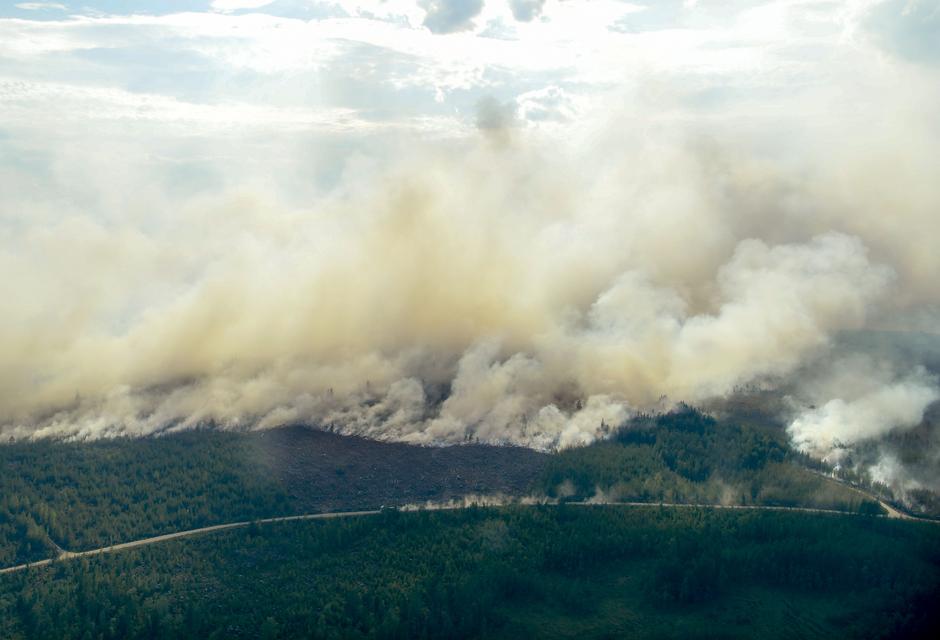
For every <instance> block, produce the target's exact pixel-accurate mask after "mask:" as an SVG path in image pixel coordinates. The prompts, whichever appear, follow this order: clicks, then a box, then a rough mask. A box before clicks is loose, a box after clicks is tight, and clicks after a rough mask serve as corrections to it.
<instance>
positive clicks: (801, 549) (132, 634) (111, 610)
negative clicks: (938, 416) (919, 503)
mask: <svg viewBox="0 0 940 640" xmlns="http://www.w3.org/2000/svg"><path fill="white" fill-rule="evenodd" d="M938 588H940V527H935V526H933V525H931V524H926V523H918V522H898V521H889V520H883V519H877V518H871V517H848V516H838V515H810V514H803V513H787V512H728V511H718V510H707V509H699V508H685V509H679V508H673V509H670V508H667V507H659V506H649V507H641V508H634V507H612V506H603V507H602V506H581V505H565V506H543V507H527V506H518V507H508V508H470V509H466V510H460V511H453V512H423V513H400V512H394V511H391V512H385V513H383V514H382V515H378V516H371V517H363V518H357V519H348V520H342V521H331V522H319V523H309V522H301V523H279V524H270V525H261V526H254V527H251V528H248V529H243V530H238V531H231V532H224V533H221V534H217V535H214V536H206V537H203V538H196V539H191V540H185V541H173V542H169V543H166V544H161V545H156V546H151V547H145V548H141V549H136V550H131V551H128V552H124V553H120V554H115V555H106V556H101V557H98V558H94V559H91V560H84V559H83V560H81V561H69V562H59V563H56V564H54V565H53V566H52V567H51V568H46V569H41V570H32V571H30V572H25V573H19V574H14V575H8V576H0V636H2V637H4V638H11V639H19V638H46V637H57V638H77V639H83V638H106V639H115V640H116V639H119V638H356V637H379V638H452V637H489V638H519V637H574V636H580V637H590V638H610V637H625V636H626V637H636V638H714V637H762V638H789V637H806V638H832V637H839V638H875V637H924V638H929V637H935V636H931V635H930V634H931V633H932V631H933V630H934V629H935V625H936V624H937V623H938V619H937V610H936V607H935V606H933V604H934V603H935V602H936V597H937V594H938Z"/></svg>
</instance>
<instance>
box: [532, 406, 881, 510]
mask: <svg viewBox="0 0 940 640" xmlns="http://www.w3.org/2000/svg"><path fill="white" fill-rule="evenodd" d="M802 463H803V459H802V457H801V456H799V454H797V453H796V452H794V451H792V450H791V449H790V448H789V445H788V444H787V442H786V440H785V438H784V434H783V433H782V432H781V431H779V430H777V429H770V428H761V427H758V426H742V425H738V424H733V423H726V422H719V421H716V420H715V419H714V418H712V417H710V416H708V415H706V414H704V413H701V412H699V411H696V410H694V409H692V408H689V407H681V408H680V409H679V410H677V411H675V412H672V413H668V414H664V415H659V416H642V417H640V418H638V419H636V420H633V421H631V422H629V423H627V424H626V425H624V426H623V427H621V428H620V429H619V430H617V431H616V432H615V433H614V434H613V436H612V437H611V438H610V439H608V440H604V441H601V442H598V443H595V444H593V445H591V446H587V447H582V448H577V449H569V450H566V451H562V452H560V453H558V454H557V455H555V456H553V457H552V459H551V460H550V462H549V464H548V466H547V468H546V470H545V472H544V473H543V474H542V476H541V478H540V479H539V482H538V484H537V491H540V492H545V493H546V494H548V495H549V496H552V497H558V498H563V499H571V500H585V499H590V498H592V497H595V496H597V495H598V494H601V495H602V496H603V497H604V498H607V499H610V500H619V501H629V502H632V501H635V502H660V501H661V502H679V503H708V504H720V503H724V504H743V505H752V504H757V505H773V506H808V507H820V508H827V509H837V510H846V511H859V510H861V511H865V512H870V513H872V512H874V513H877V512H880V511H881V508H880V506H878V505H877V503H876V502H874V501H866V500H864V499H863V498H862V497H861V496H860V495H859V494H858V493H856V492H853V491H852V490H850V489H848V488H846V487H843V486H840V485H838V484H837V483H834V482H831V481H828V480H826V479H825V478H822V477H820V476H819V475H818V474H814V473H812V472H811V471H810V470H808V469H806V468H805V467H804V466H803V464H802Z"/></svg>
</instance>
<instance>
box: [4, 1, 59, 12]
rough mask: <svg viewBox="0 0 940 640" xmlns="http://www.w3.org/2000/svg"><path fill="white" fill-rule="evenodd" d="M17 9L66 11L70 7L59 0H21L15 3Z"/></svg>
mask: <svg viewBox="0 0 940 640" xmlns="http://www.w3.org/2000/svg"><path fill="white" fill-rule="evenodd" d="M13 6H15V7H16V8H17V9H23V10H24V11H42V10H43V9H54V10H56V11H66V10H67V9H68V7H66V6H65V5H64V4H59V3H58V2H20V3H18V4H15V5H13Z"/></svg>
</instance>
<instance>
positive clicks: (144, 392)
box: [0, 3, 940, 459]
mask: <svg viewBox="0 0 940 640" xmlns="http://www.w3.org/2000/svg"><path fill="white" fill-rule="evenodd" d="M438 4H441V3H438ZM466 4H468V6H469V4H473V3H466ZM515 4H519V6H521V4H520V3H515ZM529 5H531V6H532V7H535V8H536V9H538V8H540V7H541V6H542V5H541V3H529ZM442 6H443V5H442ZM474 6H475V5H474ZM514 6H515V5H514ZM530 13H532V14H533V15H535V13H536V12H534V11H533V12H530ZM527 15H528V14H527ZM865 55H866V56H868V57H865V56H862V54H859V56H861V57H860V58H851V60H849V61H846V60H845V59H834V60H833V61H831V62H829V63H827V64H828V65H829V67H827V68H828V69H829V70H830V72H831V76H832V77H833V78H835V79H836V80H837V84H838V87H839V97H836V96H834V95H833V93H832V92H830V91H828V90H827V89H822V88H820V89H817V90H811V91H806V92H802V93H801V94H800V95H799V97H798V98H793V99H790V100H782V101H781V103H780V105H779V107H778V108H777V109H776V110H775V111H772V112H767V113H762V112H760V110H759V109H750V110H746V114H747V115H746V116H741V114H740V113H738V112H736V111H735V110H734V109H732V108H729V109H727V110H726V112H725V115H723V116H722V117H718V116H716V115H715V114H714V112H702V111H700V110H698V111H697V110H695V109H693V108H690V107H689V100H690V97H689V96H688V95H683V94H682V93H681V91H679V89H678V88H676V87H671V86H668V85H664V84H662V83H657V82H656V81H654V80H652V79H650V78H648V77H642V78H639V79H637V80H636V87H635V88H633V89H630V90H626V89H624V90H623V91H620V92H618V93H617V95H615V96H613V97H608V98H607V99H606V102H603V103H601V104H599V105H598V106H596V107H595V108H594V109H593V110H591V109H587V110H583V111H582V112H580V114H579V117H580V121H578V122H574V123H570V127H569V128H567V129H564V130H563V131H562V130H559V129H555V128H552V127H544V128H539V127H529V126H527V123H526V122H523V121H520V122H518V123H514V124H517V125H518V126H514V127H513V132H512V133H513V135H512V136H505V137H504V140H503V141H502V142H503V143H501V144H499V145H493V144H491V140H490V137H489V136H487V134H486V132H485V131H484V132H483V133H480V132H471V131H470V129H471V127H464V128H455V129H454V130H453V131H449V132H445V134H443V135H442V137H440V138H434V137H433V136H409V135H395V136H388V137H386V138H382V140H381V144H379V143H375V146H376V147H381V151H376V152H375V153H367V154H363V153H349V154H347V155H346V156H345V157H344V158H345V159H344V161H343V162H342V163H339V164H340V167H339V168H338V169H337V170H336V174H337V177H336V178H335V181H334V184H333V185H332V186H331V188H328V189H322V190H319V191H316V190H312V189H310V190H294V191H291V190H290V189H288V188H287V187H285V188H284V189H283V190H282V189H281V185H279V184H278V183H277V181H250V180H249V181H243V180H242V178H243V177H244V176H243V175H242V174H236V175H231V176H225V177H224V178H222V179H220V180H219V184H218V188H215V189H203V190H200V191H199V192H198V193H197V194H196V195H192V194H191V193H189V192H187V193H181V191H180V190H178V189H176V187H177V184H176V182H174V181H173V180H170V179H168V178H166V176H164V177H163V178H162V180H157V179H155V178H153V176H149V175H146V174H142V173H137V172H135V171H134V169H133V167H134V166H136V165H133V164H130V165H128V166H127V167H125V166H124V165H122V163H121V162H120V161H118V160H115V159H114V158H120V157H122V156H121V155H120V154H119V153H117V151H119V150H122V149H124V148H123V147H117V148H113V147H109V148H108V149H107V151H108V154H107V156H101V155H97V154H96V153H95V152H94V144H93V141H92V140H90V139H81V138H79V139H78V140H77V144H78V147H79V148H81V149H87V150H88V155H89V158H84V157H82V158H79V159H76V158H75V157H74V156H69V155H65V152H62V153H63V156H62V157H61V158H60V159H59V160H58V161H57V162H56V163H53V164H54V166H55V167H56V169H55V170H56V171H59V172H60V173H61V174H62V175H68V176H70V179H72V180H74V181H76V182H79V181H81V180H80V177H81V176H86V175H90V173H91V172H89V173H83V172H81V171H79V170H78V169H77V168H76V167H83V166H84V163H85V162H86V161H87V162H89V163H91V165H92V166H94V167H95V168H96V170H95V171H94V172H93V174H94V178H91V179H89V180H88V181H87V182H88V183H87V184H83V186H82V191H81V193H83V194H85V195H86V196H87V201H88V202H90V203H92V204H91V205H89V207H87V208H85V207H84V206H83V202H84V200H82V199H71V200H69V202H68V204H63V201H62V200H61V199H57V198H55V197H52V196H49V197H46V196H44V195H41V194H37V193H35V192H30V191H27V190H25V189H24V188H18V187H16V184H17V181H16V180H14V179H13V178H15V176H13V174H5V177H4V184H6V185H7V186H9V187H10V189H9V190H8V191H7V194H6V195H5V196H4V201H5V202H4V206H5V210H6V211H8V212H9V213H8V214H6V215H5V216H4V219H3V225H2V227H0V232H2V235H0V272H2V273H3V274H4V278H3V280H2V282H0V296H2V300H4V301H5V304H4V309H3V313H2V314H0V432H2V434H3V436H4V437H9V436H14V437H32V436H37V437H42V436H65V437H73V436H74V437H102V436H111V435H116V434H147V433H152V432H156V431H160V430H164V429H167V428H185V427H187V426H192V425H195V424H199V423H206V422H213V423H216V424H218V425H220V426H223V427H234V426H252V427H261V428H263V427H269V426H274V425H279V424H284V423H291V422H299V421H302V422H313V423H317V424H321V425H324V426H326V427H329V428H333V429H337V430H340V431H347V432H356V433H360V434H364V435H369V436H372V437H377V438H382V439H396V440H404V441H411V442H423V443H430V442H441V443H454V442H462V441H465V440H467V439H468V438H477V439H480V440H485V441H491V442H514V443H520V444H526V445H531V446H535V447H539V448H551V447H566V446H571V445H575V444H579V443H586V442H590V441H592V440H594V439H596V438H597V437H599V436H601V435H603V433H604V429H605V428H607V427H610V426H612V425H616V424H619V423H622V422H623V421H624V420H625V419H626V418H627V417H629V416H630V415H632V414H633V413H635V412H637V411H648V410H657V409H665V408H668V407H669V406H671V404H672V403H674V402H679V401H687V402H698V401H704V400H707V399H710V398H715V397H721V396H725V395H727V394H729V393H731V392H732V391H733V390H734V389H735V388H736V387H739V386H741V385H746V384H757V385H761V386H764V387H770V388H780V389H784V390H786V392H787V393H791V394H792V395H793V398H792V400H793V403H792V404H793V407H794V415H793V416H789V420H790V423H791V424H790V433H791V434H792V437H793V439H794V442H795V444H796V445H797V446H799V447H800V448H802V449H804V450H806V451H807V452H809V453H812V454H813V455H817V456H819V457H831V456H835V457H834V458H833V459H837V458H839V456H841V455H842V454H841V453H840V452H844V451H845V450H846V448H851V447H852V446H853V445H854V444H856V443H859V442H867V441H872V440H877V439H878V438H880V437H881V436H883V435H885V434H888V433H890V432H893V431H895V430H898V429H901V430H903V429H906V428H910V427H913V426H915V425H917V424H918V423H919V422H920V420H921V418H922V415H923V412H924V411H925V409H926V408H927V407H928V406H929V405H930V403H932V402H934V401H936V399H937V398H938V382H937V379H936V375H935V373H933V372H932V370H931V369H930V368H929V363H924V362H920V361H918V358H917V357H916V355H915V356H914V357H909V358H905V359H898V358H893V357H892V358H886V359H884V360H880V359H878V358H877V357H874V356H865V357H866V358H869V359H872V362H870V363H869V365H870V366H869V365H866V366H865V367H860V368H857V369H855V370H854V371H853V375H854V376H855V378H857V379H855V380H854V381H853V383H852V384H851V385H842V384H835V383H831V384H830V382H832V381H833V380H837V379H847V374H845V373H844V372H841V373H840V372H839V371H836V370H835V369H836V368H837V367H835V366H834V365H833V364H832V362H831V358H830V356H831V355H832V354H833V353H834V350H833V349H834V344H835V338H836V337H837V336H839V335H843V334H845V332H851V331H857V330H863V329H873V328H874V329H890V330H910V329H917V330H923V329H930V328H932V327H934V326H935V324H934V321H935V319H936V318H937V317H938V313H937V310H938V308H940V290H938V288H937V284H936V278H937V275H938V274H940V252H938V251H936V245H937V243H936V238H937V232H938V224H940V223H938V218H937V212H938V211H940V182H938V181H937V179H936V177H937V175H940V164H938V162H940V160H938V159H940V155H938V154H937V152H936V150H937V148H938V142H940V131H938V128H937V122H936V115H935V114H936V113H937V109H938V107H940V100H938V92H937V87H938V86H940V83H935V82H932V80H934V79H936V73H937V72H936V69H935V68H933V67H931V66H929V65H927V66H918V65H916V64H913V63H901V62H891V63H890V64H888V63H887V62H885V61H884V60H882V62H883V64H884V66H883V67H880V68H879V67H878V66H877V65H875V64H872V65H870V66H866V65H858V64H856V62H857V61H858V60H859V59H864V60H868V61H871V62H874V61H875V60H876V58H877V56H875V55H874V54H871V55H869V54H865ZM850 62H851V64H850ZM873 87H874V88H875V89H873ZM899 88H903V91H901V90H897V91H895V90H893V89H899ZM86 98H87V99H89V100H91V99H92V98H91V97H87V96H86ZM83 99H85V98H83ZM500 99H501V100H502V98H500ZM493 104H494V105H497V106H500V105H504V103H503V102H499V101H495V99H494V101H493ZM506 104H509V105H510V106H511V103H506ZM157 106H158V107H159V105H157ZM504 106H505V105H504ZM155 108H156V107H155ZM11 113H13V112H11ZM741 113H745V111H742V112H741ZM755 114H757V115H755ZM807 114H817V115H818V114H825V115H818V117H817V118H815V119H813V120H812V121H810V122H807V121H806V120H805V118H806V116H807ZM11 117H12V116H11ZM233 117H234V116H233ZM122 126H126V127H127V130H126V131H125V130H122V134H123V135H129V139H131V140H134V139H136V138H135V137H136V136H139V135H143V134H142V133H141V130H140V129H138V128H135V127H143V126H146V125H144V124H141V123H139V122H137V123H135V124H127V125H122ZM357 135H358V134H357ZM73 142H76V141H74V140H73ZM104 144H112V143H104ZM113 144H118V143H113ZM220 144H221V143H220ZM226 144H227V145H229V146H226V147H224V149H225V151H226V153H227V154H229V155H233V154H234V155H239V154H241V155H242V156H244V157H245V158H247V157H249V156H251V159H252V160H253V161H257V162H266V161H270V162H272V163H273V162H275V161H276V159H277V158H278V157H279V156H278V154H280V153H281V152H282V149H280V148H269V147H265V146H264V145H263V144H261V143H258V141H257V140H256V139H255V138H252V137H250V136H248V135H246V137H245V138H244V139H235V140H231V141H226ZM275 147H276V145H275ZM218 148H223V147H221V146H220V147H218ZM214 149H216V148H215V147H213V148H211V149H209V150H208V151H206V153H211V152H212V151H213V150H214ZM151 151H153V152H154V153H156V152H157V151H159V149H151ZM103 157H106V158H111V160H103V159H102V158H103ZM295 160H296V163H295V166H296V167H297V168H296V169H295V171H296V172H297V173H303V171H304V168H305V165H304V160H303V158H295ZM70 172H71V173H70ZM76 175H78V176H79V178H76V177H75V176H76ZM11 176H12V177H11ZM292 179H293V178H292ZM285 181H286V179H285ZM287 191H290V193H286V192H287ZM313 191H316V193H312V192H313ZM89 194H90V195H89ZM115 194H121V195H120V196H118V195H115ZM127 194H135V196H134V197H133V198H129V197H128V195H127ZM843 355H845V354H841V355H840V357H842V356H843ZM848 355H849V356H851V355H852V354H848ZM840 376H841V378H840ZM809 378H812V379H814V380H816V381H817V384H814V385H813V386H812V388H806V385H801V384H800V382H801V381H802V380H804V379H809ZM827 381H828V382H827Z"/></svg>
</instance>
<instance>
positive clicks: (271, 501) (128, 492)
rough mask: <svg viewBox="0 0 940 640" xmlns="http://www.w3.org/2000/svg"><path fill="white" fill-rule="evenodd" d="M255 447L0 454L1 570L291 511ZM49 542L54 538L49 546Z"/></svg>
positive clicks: (73, 446)
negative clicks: (60, 553) (63, 553)
mask: <svg viewBox="0 0 940 640" xmlns="http://www.w3.org/2000/svg"><path fill="white" fill-rule="evenodd" d="M253 457H254V449H253V440H252V439H251V438H247V437H245V436H244V435H243V434H232V433H222V432H218V431H209V430H205V431H194V432H188V433H180V434H177V435H173V436H169V437H164V438H148V439H124V438H122V439H117V440H106V441H100V442H94V443H88V444H84V443H61V442H48V441H39V442H32V443H17V444H8V445H4V446H0V566H6V565H8V564H14V563H16V562H25V561H28V560H35V559H38V558H44V557H49V556H50V555H51V554H52V552H53V548H52V546H51V545H52V544H53V543H54V544H57V545H60V546H61V547H64V548H66V549H70V550H78V549H87V548H95V547H99V546H104V545H108V544H111V543H113V542H121V541H125V540H132V539H135V538H140V537H146V536H150V535H155V534H160V533H167V532H171V531H177V530H180V529H191V528H195V527H200V526H205V525H208V524H216V523H220V522H229V521H233V520H250V519H254V518H258V517H262V516H267V515H272V514H277V515H280V514H285V513H292V510H291V505H290V502H289V500H288V496H287V494H286V492H285V491H284V489H283V487H281V486H280V485H279V484H278V483H277V482H276V481H275V480H273V479H272V477H271V475H270V474H267V473H261V472H259V468H258V465H257V464H254V463H252V460H253ZM50 538H51V539H50Z"/></svg>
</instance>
